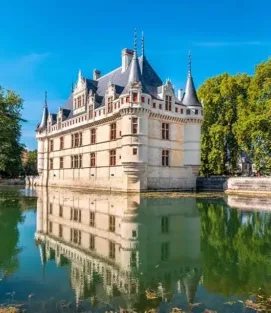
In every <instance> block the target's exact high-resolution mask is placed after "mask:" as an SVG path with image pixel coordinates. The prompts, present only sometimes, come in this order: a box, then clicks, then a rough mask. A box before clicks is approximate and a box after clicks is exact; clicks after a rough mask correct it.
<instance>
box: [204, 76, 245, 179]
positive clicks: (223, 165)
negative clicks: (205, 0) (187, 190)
mask: <svg viewBox="0 0 271 313" xmlns="http://www.w3.org/2000/svg"><path fill="white" fill-rule="evenodd" d="M250 79H251V78H250V76H248V75H245V74H243V75H239V74H238V75H236V76H232V75H229V74H226V73H225V74H222V75H219V76H216V77H213V78H209V79H207V80H206V81H205V82H204V83H203V85H202V86H201V87H200V89H199V91H198V94H199V98H200V99H201V100H202V102H203V104H204V123H203V126H202V147H201V169H200V172H201V174H202V175H206V176H209V175H212V174H219V175H221V174H226V173H234V172H235V171H236V168H237V160H238V157H239V154H240V147H239V145H238V141H237V138H236V134H235V132H234V128H235V125H236V123H237V121H238V107H239V106H241V105H243V103H245V102H246V101H247V97H248V95H247V89H248V85H249V82H250Z"/></svg>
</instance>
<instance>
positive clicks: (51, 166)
mask: <svg viewBox="0 0 271 313" xmlns="http://www.w3.org/2000/svg"><path fill="white" fill-rule="evenodd" d="M53 169H54V159H50V170H53Z"/></svg>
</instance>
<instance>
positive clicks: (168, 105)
mask: <svg viewBox="0 0 271 313" xmlns="http://www.w3.org/2000/svg"><path fill="white" fill-rule="evenodd" d="M171 103H172V97H171V96H166V103H165V110H166V111H171Z"/></svg>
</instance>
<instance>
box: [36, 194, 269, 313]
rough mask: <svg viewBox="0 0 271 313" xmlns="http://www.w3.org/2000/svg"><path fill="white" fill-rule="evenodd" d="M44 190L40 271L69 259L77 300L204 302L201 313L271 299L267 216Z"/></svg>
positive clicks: (210, 205)
mask: <svg viewBox="0 0 271 313" xmlns="http://www.w3.org/2000/svg"><path fill="white" fill-rule="evenodd" d="M37 193H38V203H37V231H36V234H35V238H36V242H37V244H38V246H39V248H40V255H41V261H42V264H43V267H44V268H45V267H46V263H47V261H48V260H55V262H56V264H57V265H58V266H66V265H67V264H68V265H69V266H67V269H69V271H70V272H69V275H70V283H71V286H72V288H73V290H74V292H75V296H76V302H77V303H79V302H80V300H85V299H90V300H91V303H92V305H93V306H95V305H97V304H98V303H103V304H107V305H110V307H112V308H114V309H116V310H119V308H122V309H123V310H129V309H136V310H137V311H139V312H144V311H148V310H149V309H151V308H156V307H160V311H161V312H162V311H163V312H170V311H171V309H172V307H173V306H174V305H175V306H178V307H182V309H184V308H186V309H190V310H193V311H194V312H196V310H197V307H196V304H195V302H200V303H204V305H203V304H201V306H202V307H201V308H198V309H203V311H204V308H206V307H207V308H208V309H212V310H216V311H219V312H229V308H227V305H225V302H227V301H229V300H232V299H235V300H237V299H238V298H239V299H243V300H244V299H247V298H248V297H250V296H251V294H252V293H254V294H259V293H261V294H263V295H264V294H266V295H268V296H270V295H271V280H270V277H271V264H270V260H271V258H270V251H271V214H270V213H268V212H259V211H244V210H239V209H238V208H237V209H231V208H229V207H228V206H227V204H226V203H225V202H224V200H223V199H196V198H181V199H174V198H168V199H166V198H144V196H140V195H130V194H110V193H108V194H101V193H83V192H80V191H69V192H67V190H65V189H38V190H37ZM229 200H230V198H228V201H229ZM255 201H256V200H255ZM236 203H237V204H238V203H239V205H240V208H242V205H243V204H242V202H238V201H237V202H236ZM259 288H261V289H259ZM146 290H147V295H148V297H149V298H153V299H152V300H150V299H148V297H146ZM231 297H234V298H231ZM210 299H211V300H210ZM236 303H237V304H236V305H237V306H238V305H239V306H242V304H240V302H236ZM162 308H163V309H162ZM231 310H233V311H235V312H236V311H240V310H241V308H240V307H234V306H231V308H230V312H233V311H231Z"/></svg>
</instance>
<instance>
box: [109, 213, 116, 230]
mask: <svg viewBox="0 0 271 313" xmlns="http://www.w3.org/2000/svg"><path fill="white" fill-rule="evenodd" d="M115 230H116V218H115V216H113V215H109V231H111V232H113V233H114V232H115Z"/></svg>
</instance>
